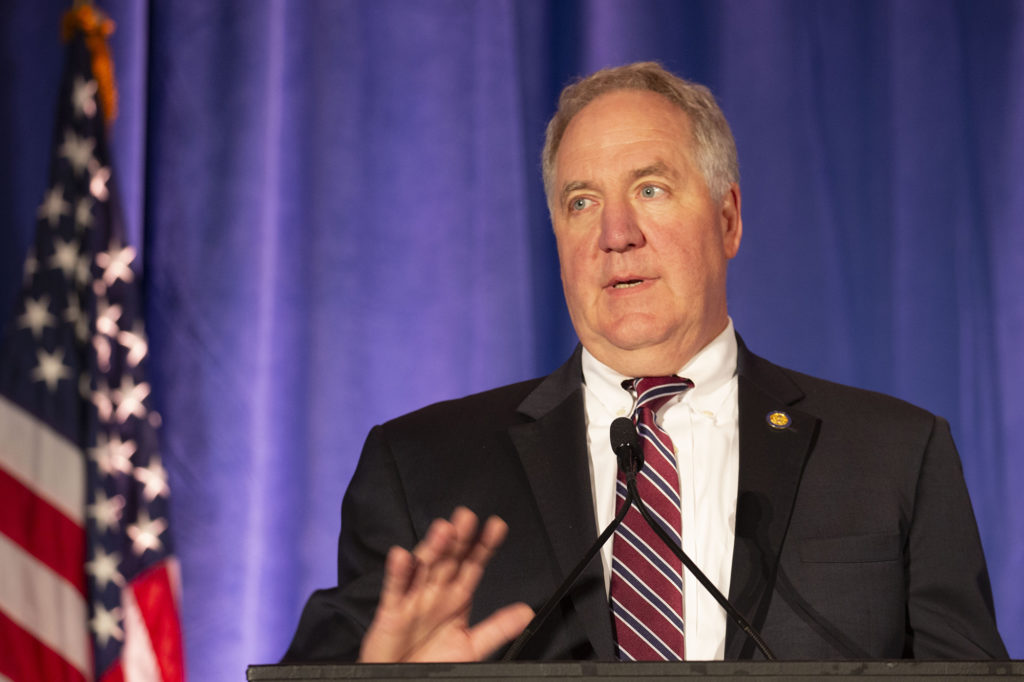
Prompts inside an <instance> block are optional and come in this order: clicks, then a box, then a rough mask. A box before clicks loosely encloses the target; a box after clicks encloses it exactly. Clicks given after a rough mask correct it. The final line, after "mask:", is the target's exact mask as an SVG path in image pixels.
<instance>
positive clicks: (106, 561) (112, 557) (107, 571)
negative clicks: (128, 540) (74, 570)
mask: <svg viewBox="0 0 1024 682" xmlns="http://www.w3.org/2000/svg"><path fill="white" fill-rule="evenodd" d="M120 564H121V554H120V553H118V552H111V553H110V554H107V553H106V552H105V551H104V550H103V547H101V546H99V545H97V546H96V556H94V557H93V559H92V561H88V562H86V564H85V572H86V573H88V574H89V575H91V576H92V577H93V579H94V580H95V581H96V584H97V585H98V586H99V588H100V589H101V590H103V589H106V587H107V585H109V584H110V583H114V584H115V585H117V586H118V587H124V585H125V580H124V576H123V575H122V574H121V571H120V570H118V567H119V566H120Z"/></svg>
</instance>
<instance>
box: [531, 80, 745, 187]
mask: <svg viewBox="0 0 1024 682" xmlns="http://www.w3.org/2000/svg"><path fill="white" fill-rule="evenodd" d="M615 90H646V91H650V92H655V93H657V94H659V95H662V96H664V97H665V98H667V99H668V100H669V101H670V102H672V103H673V104H675V105H676V106H678V107H679V108H680V109H682V110H683V112H685V113H686V115H687V117H689V119H690V124H691V126H692V131H693V142H694V155H695V157H696V161H697V166H698V168H700V171H701V174H702V175H703V176H704V181H705V183H707V186H708V191H709V192H710V194H711V197H712V198H713V199H715V200H716V201H720V200H721V199H722V197H724V196H725V193H726V192H727V191H728V190H729V186H730V185H731V184H732V183H734V182H739V180H740V166H739V160H738V158H737V156H736V142H735V140H733V137H732V131H731V130H729V123H728V122H727V121H726V120H725V114H723V113H722V110H721V109H720V108H719V107H718V103H717V102H716V101H715V98H714V96H713V95H712V94H711V91H710V90H708V89H707V88H706V87H704V86H703V85H700V84H699V83H694V82H691V81H688V80H685V79H683V78H680V77H679V76H676V75H675V74H673V73H671V72H669V71H667V70H666V69H665V68H664V67H663V66H662V65H661V64H659V63H657V62H636V63H633V64H626V65H625V66H617V67H614V68H611V69H602V70H601V71H597V72H595V73H593V74H591V75H589V76H587V77H586V78H582V79H579V80H576V81H575V82H573V83H571V84H569V85H568V86H566V88H565V89H564V90H562V94H561V96H560V97H559V98H558V111H556V112H555V115H554V116H553V117H552V118H551V121H550V122H549V123H548V128H547V133H546V135H545V137H544V151H543V152H542V153H541V169H542V173H543V176H544V193H545V194H546V195H547V199H548V206H549V207H551V206H552V204H551V200H552V197H553V196H554V194H553V193H554V189H555V188H554V183H555V156H556V155H557V154H558V147H559V145H560V144H561V143H562V136H563V135H565V129H566V128H567V127H568V126H569V122H570V121H572V119H573V117H574V116H576V114H578V113H579V112H580V110H581V109H583V107H585V106H587V105H588V104H590V103H591V102H592V101H594V100H595V99H597V98H598V97H600V96H601V95H604V94H606V93H609V92H613V91H615Z"/></svg>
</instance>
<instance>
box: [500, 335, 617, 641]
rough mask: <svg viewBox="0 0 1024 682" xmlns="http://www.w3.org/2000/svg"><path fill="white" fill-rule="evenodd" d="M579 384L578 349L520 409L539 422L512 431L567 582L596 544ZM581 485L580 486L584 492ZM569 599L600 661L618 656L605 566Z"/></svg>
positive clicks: (593, 567)
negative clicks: (607, 592) (606, 594)
mask: <svg viewBox="0 0 1024 682" xmlns="http://www.w3.org/2000/svg"><path fill="white" fill-rule="evenodd" d="M582 377H583V374H582V369H581V365H580V348H579V347H577V349H576V352H575V353H574V354H573V355H572V357H571V358H570V359H569V361H568V362H566V363H565V364H564V365H563V366H562V367H560V368H559V369H558V370H556V371H555V372H554V373H552V374H551V375H550V376H548V377H547V378H546V379H545V380H544V381H543V382H541V384H540V385H539V386H538V387H537V389H535V390H534V391H533V392H532V393H531V394H530V395H529V396H527V398H526V400H524V401H523V403H522V404H521V405H520V407H519V411H520V412H521V413H523V414H525V415H527V416H529V417H531V418H533V420H534V421H531V422H528V423H525V424H521V425H518V426H514V427H512V428H511V429H509V436H510V437H511V439H512V442H513V444H514V445H515V448H516V450H517V451H518V453H519V457H520V460H521V461H522V464H523V469H524V471H525V473H526V477H527V479H528V480H529V482H530V488H531V491H532V493H533V497H534V501H535V502H536V504H537V509H538V510H539V511H540V515H541V519H542V521H543V524H544V528H545V529H546V530H547V535H548V537H547V540H548V543H549V545H550V547H551V550H552V551H553V552H554V555H555V559H556V561H557V565H558V570H559V574H560V576H565V575H568V573H569V572H570V571H571V570H572V569H573V567H575V565H576V563H577V562H579V560H580V559H581V558H582V557H583V554H584V553H585V552H586V551H587V549H588V548H589V546H590V545H591V544H592V543H593V542H594V540H596V538H597V530H596V521H595V520H594V511H593V507H594V504H593V495H592V494H591V490H590V464H589V459H588V455H587V440H586V429H585V426H584V425H585V424H586V418H585V415H584V407H583V388H582ZM581 481H582V482H583V485H579V483H578V482H581ZM538 541H541V539H540V538H538ZM554 587H555V585H552V590H554ZM570 596H571V599H572V602H573V606H574V608H575V609H576V612H577V614H578V615H579V618H580V622H581V623H582V625H583V627H584V629H585V631H586V634H587V637H588V638H589V640H590V642H591V644H592V645H593V647H594V650H595V651H596V652H597V655H598V656H599V657H601V658H611V657H613V656H614V640H613V636H612V628H611V617H610V615H609V609H608V600H607V598H606V596H605V592H604V575H603V572H602V568H601V562H600V560H598V559H597V558H595V559H594V560H593V561H591V562H590V564H589V565H588V566H587V568H586V569H585V570H584V571H583V573H582V574H581V575H580V577H579V579H578V580H577V583H576V586H575V587H574V588H573V589H572V591H571V592H570ZM534 606H539V605H534Z"/></svg>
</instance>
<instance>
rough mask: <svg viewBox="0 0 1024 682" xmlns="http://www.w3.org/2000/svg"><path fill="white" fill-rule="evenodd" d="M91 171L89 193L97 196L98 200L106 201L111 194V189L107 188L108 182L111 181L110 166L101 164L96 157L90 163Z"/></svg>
mask: <svg viewBox="0 0 1024 682" xmlns="http://www.w3.org/2000/svg"><path fill="white" fill-rule="evenodd" d="M89 171H90V178H89V194H91V195H93V196H94V197H96V199H97V201H106V200H107V198H108V197H109V196H110V190H108V189H107V182H109V181H110V168H108V167H106V166H101V165H99V163H97V161H96V159H93V160H92V161H91V162H90V163H89Z"/></svg>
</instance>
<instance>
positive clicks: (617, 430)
mask: <svg viewBox="0 0 1024 682" xmlns="http://www.w3.org/2000/svg"><path fill="white" fill-rule="evenodd" d="M609 435H610V437H611V442H612V450H613V451H614V452H615V455H616V457H617V458H618V462H619V470H620V471H622V472H623V473H624V474H625V476H626V497H625V499H624V500H623V504H622V506H621V507H620V508H619V511H618V513H617V514H616V515H615V518H614V519H612V522H611V523H610V524H608V527H607V528H605V529H604V531H602V533H601V535H600V536H598V538H597V540H596V541H595V542H594V544H593V545H591V547H590V549H589V550H587V553H586V554H585V555H583V559H582V560H580V562H579V563H578V564H576V567H575V568H573V570H572V571H571V572H570V573H569V575H568V576H566V578H565V580H563V581H562V584H561V585H559V586H558V589H557V590H555V592H554V594H552V595H551V597H550V598H549V599H548V600H547V601H546V602H545V603H544V605H543V606H542V607H541V608H540V610H539V611H537V613H536V615H534V617H533V620H531V621H530V623H529V624H528V625H527V626H526V629H524V630H523V632H522V633H521V634H520V635H519V637H517V638H516V640H515V641H514V642H513V643H512V646H510V647H509V648H508V651H506V652H505V655H504V656H503V657H502V659H501V660H502V661H512V660H515V658H516V656H518V655H519V653H520V652H521V651H522V650H523V647H524V646H526V643H527V642H528V641H529V640H530V638H531V637H533V635H534V633H535V632H536V631H537V630H538V629H539V628H540V626H541V625H543V624H544V621H545V620H547V618H548V616H549V615H551V611H552V610H554V608H555V606H557V605H558V603H559V602H560V601H561V600H562V599H563V598H564V597H565V595H566V594H567V593H568V592H569V589H570V588H571V587H572V585H573V583H574V582H575V581H576V578H578V577H579V575H580V573H582V572H583V569H584V568H586V566H587V564H589V563H590V561H591V559H593V558H594V556H595V555H596V554H597V552H598V551H599V550H600V549H601V547H602V546H604V543H605V542H607V541H608V538H609V537H611V535H612V533H614V532H615V529H616V528H618V527H619V525H620V524H621V523H622V520H623V519H624V518H626V514H627V513H628V512H629V508H630V507H631V506H633V505H636V508H637V510H638V511H639V512H640V515H641V516H643V518H644V521H646V522H647V525H648V526H650V527H651V529H652V530H653V531H654V532H655V533H656V534H657V536H658V537H659V538H660V539H661V541H662V542H663V543H665V546H667V547H668V548H669V549H670V550H671V551H672V553H673V554H675V555H676V556H677V557H678V558H679V560H680V561H682V562H683V565H684V566H685V567H686V568H687V570H689V571H690V573H692V574H693V576H694V577H695V578H697V581H698V582H699V583H700V584H701V585H703V586H704V589H706V590H707V591H708V592H710V593H711V596H712V597H714V598H715V601H717V602H718V603H719V605H721V607H722V608H723V609H725V612H726V613H727V614H728V615H729V617H730V618H731V619H732V621H733V622H734V623H735V624H736V625H737V626H738V627H739V628H740V629H741V630H742V631H743V632H744V633H746V635H747V636H748V637H750V639H751V640H752V641H753V642H754V644H756V645H757V648H758V649H759V650H760V651H761V654H762V655H763V656H764V657H765V659H767V660H769V661H774V660H776V658H775V655H774V654H773V653H772V650H771V649H770V648H769V647H768V644H767V643H765V641H764V639H762V638H761V635H760V633H758V631H757V630H755V629H754V628H753V627H752V626H751V625H750V623H748V622H747V620H746V618H744V617H743V616H742V615H741V614H740V612H739V611H737V610H736V608H735V607H734V606H733V605H732V604H731V603H729V600H728V599H726V598H725V595H723V594H722V593H721V591H719V589H718V588H717V587H715V585H714V583H712V582H711V581H710V580H708V577H707V576H706V575H704V572H703V571H701V570H700V568H698V567H697V565H696V564H695V563H693V561H691V560H690V557H688V556H687V555H686V552H684V551H683V549H682V548H681V547H680V546H679V545H677V544H676V543H675V542H674V541H673V540H672V538H671V537H669V535H668V533H666V532H665V529H664V528H662V527H661V525H659V524H658V522H657V521H656V520H655V519H654V518H653V517H652V516H651V513H650V512H649V511H648V510H647V505H645V504H644V501H643V499H642V498H641V497H640V492H639V491H638V490H637V487H636V475H637V473H638V472H639V471H640V469H641V468H643V465H644V456H643V448H642V447H641V446H640V436H639V434H637V432H636V425H635V424H634V423H633V420H632V419H629V418H627V417H619V418H618V419H616V420H615V421H613V422H612V425H611V429H610V434H609Z"/></svg>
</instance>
